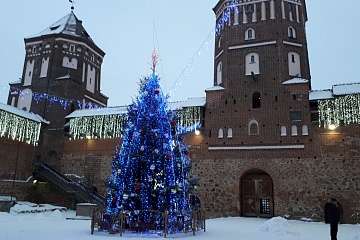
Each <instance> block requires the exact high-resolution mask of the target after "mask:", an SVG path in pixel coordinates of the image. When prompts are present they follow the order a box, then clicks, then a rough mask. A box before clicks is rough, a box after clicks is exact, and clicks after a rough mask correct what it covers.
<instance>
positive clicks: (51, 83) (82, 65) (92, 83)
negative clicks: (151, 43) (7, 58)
mask: <svg viewBox="0 0 360 240" xmlns="http://www.w3.org/2000/svg"><path fill="white" fill-rule="evenodd" d="M24 41H25V52H26V53H25V61H24V68H23V73H22V77H21V79H20V81H18V82H16V83H12V84H10V92H9V97H8V104H9V105H13V106H15V107H18V108H20V109H23V110H26V111H31V112H34V113H37V114H39V115H41V116H42V117H43V118H44V119H46V120H48V121H49V122H50V125H49V126H48V127H47V128H46V129H44V131H42V140H41V143H40V144H41V149H42V154H45V155H46V157H45V158H47V157H48V156H51V157H50V158H54V156H58V155H59V154H61V151H62V141H63V134H64V131H63V128H64V124H65V116H66V115H68V114H69V113H70V112H72V111H74V110H75V109H79V108H84V107H89V106H91V107H94V106H96V107H105V106H107V100H108V97H106V96H105V95H103V94H102V93H101V91H100V86H101V66H102V62H103V58H104V56H105V52H104V51H103V50H101V48H100V47H98V46H97V44H96V43H95V42H94V41H93V40H92V38H91V37H90V35H89V34H88V32H87V31H86V30H85V28H84V26H83V24H82V21H81V20H79V19H78V18H77V17H76V15H75V14H74V12H73V11H71V12H70V13H69V14H68V15H66V16H64V17H63V18H61V19H60V20H58V21H57V22H55V23H54V24H52V25H51V26H49V27H48V28H46V29H44V30H43V31H41V32H40V33H39V34H36V35H32V36H30V37H27V38H25V39H24ZM43 158H44V156H43ZM55 158H57V157H55Z"/></svg>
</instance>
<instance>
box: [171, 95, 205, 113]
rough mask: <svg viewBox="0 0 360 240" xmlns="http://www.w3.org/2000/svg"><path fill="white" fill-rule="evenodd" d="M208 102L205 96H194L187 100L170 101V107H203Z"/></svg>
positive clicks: (172, 108) (173, 108)
mask: <svg viewBox="0 0 360 240" xmlns="http://www.w3.org/2000/svg"><path fill="white" fill-rule="evenodd" d="M205 104H206V98H205V97H194V98H188V99H187V100H185V101H178V102H170V103H169V108H170V109H171V110H178V109H181V108H185V107H203V106H205Z"/></svg>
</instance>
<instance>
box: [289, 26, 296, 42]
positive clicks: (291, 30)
mask: <svg viewBox="0 0 360 240" xmlns="http://www.w3.org/2000/svg"><path fill="white" fill-rule="evenodd" d="M288 37H289V38H293V39H295V38H296V30H295V28H293V27H291V26H290V27H288Z"/></svg>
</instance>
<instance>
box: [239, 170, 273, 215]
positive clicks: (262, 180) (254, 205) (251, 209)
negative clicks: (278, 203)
mask: <svg viewBox="0 0 360 240" xmlns="http://www.w3.org/2000/svg"><path fill="white" fill-rule="evenodd" d="M240 206H241V215H242V216H244V217H272V216H273V215H274V197H273V181H272V179H271V177H270V175H269V174H267V173H266V172H264V171H262V170H258V169H253V170H250V171H247V172H246V173H245V174H244V175H243V176H242V177H241V179H240Z"/></svg>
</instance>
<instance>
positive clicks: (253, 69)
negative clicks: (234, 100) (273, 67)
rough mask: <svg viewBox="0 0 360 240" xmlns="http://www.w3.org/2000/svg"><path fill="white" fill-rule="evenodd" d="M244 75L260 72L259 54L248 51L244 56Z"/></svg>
mask: <svg viewBox="0 0 360 240" xmlns="http://www.w3.org/2000/svg"><path fill="white" fill-rule="evenodd" d="M245 64H246V65H245V75H247V76H251V75H254V74H255V75H257V74H260V65H259V54H257V53H249V54H248V55H246V57H245Z"/></svg>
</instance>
